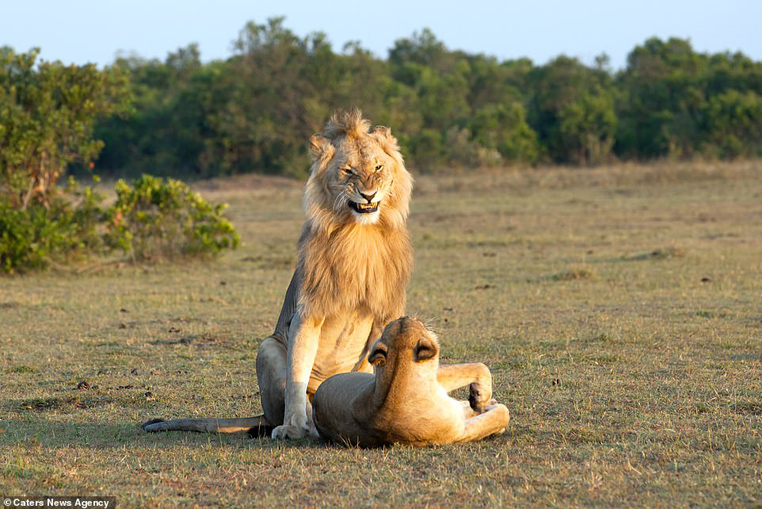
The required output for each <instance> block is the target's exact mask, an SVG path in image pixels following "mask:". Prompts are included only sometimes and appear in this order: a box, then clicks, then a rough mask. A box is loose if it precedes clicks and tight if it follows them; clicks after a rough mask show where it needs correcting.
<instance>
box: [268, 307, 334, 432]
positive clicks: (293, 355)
mask: <svg viewBox="0 0 762 509" xmlns="http://www.w3.org/2000/svg"><path fill="white" fill-rule="evenodd" d="M323 322H324V319H323V318H321V319H313V318H307V319H301V318H300V317H299V316H298V315H297V316H296V317H295V318H294V321H293V322H292V323H291V329H290V330H289V347H288V356H287V363H286V370H287V375H286V394H285V412H284V416H283V424H282V425H281V426H278V427H277V428H275V429H274V430H273V432H272V437H273V438H281V439H296V438H302V437H304V436H305V435H311V436H314V437H317V436H318V435H317V430H316V429H315V424H314V423H313V422H312V415H311V414H312V412H311V411H310V412H308V405H309V401H308V400H307V386H308V385H309V381H310V375H311V374H312V367H313V365H314V364H315V357H316V356H317V350H318V345H319V343H320V330H321V328H322V326H323ZM309 410H311V407H310V408H309Z"/></svg>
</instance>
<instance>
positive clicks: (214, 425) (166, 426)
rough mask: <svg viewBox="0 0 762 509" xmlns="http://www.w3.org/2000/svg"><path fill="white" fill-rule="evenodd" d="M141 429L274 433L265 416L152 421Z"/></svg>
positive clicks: (261, 434) (255, 433)
mask: <svg viewBox="0 0 762 509" xmlns="http://www.w3.org/2000/svg"><path fill="white" fill-rule="evenodd" d="M141 428H143V429H144V430H145V431H149V432H154V431H198V432H201V433H236V432H239V431H248V432H249V434H250V435H253V436H265V435H269V434H270V432H272V430H273V428H274V426H272V425H271V424H270V423H269V422H268V421H267V419H265V416H264V415H258V416H257V417H246V418H243V419H175V420H173V421H165V420H164V419H151V420H150V421H148V422H146V423H144V424H143V425H142V426H141Z"/></svg>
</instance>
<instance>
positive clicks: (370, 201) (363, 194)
mask: <svg viewBox="0 0 762 509" xmlns="http://www.w3.org/2000/svg"><path fill="white" fill-rule="evenodd" d="M377 192H378V191H376V192H374V193H371V194H365V193H360V196H362V197H363V198H365V199H366V200H367V201H368V203H373V198H374V197H375V196H376V193H377Z"/></svg>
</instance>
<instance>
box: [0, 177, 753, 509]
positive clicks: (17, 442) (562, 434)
mask: <svg viewBox="0 0 762 509" xmlns="http://www.w3.org/2000/svg"><path fill="white" fill-rule="evenodd" d="M201 190H202V191H203V192H204V194H205V196H206V197H207V198H210V199H213V200H218V201H227V202H229V203H230V205H231V206H230V216H231V218H232V219H233V221H234V223H235V224H236V225H237V226H238V228H239V230H240V231H241V234H242V238H243V241H244V245H243V246H242V247H241V248H240V249H238V250H237V251H235V252H231V253H227V254H225V255H224V256H223V257H222V258H221V259H220V261H219V262H218V263H214V264H209V265H204V264H186V265H159V266H150V267H148V266H146V267H134V266H126V267H121V268H120V267H115V266H105V267H99V266H91V267H78V268H76V269H72V270H68V269H66V270H59V271H57V272H53V273H48V274H42V275H34V276H27V277H14V278H3V279H0V345H2V348H0V352H1V353H0V372H2V382H1V386H2V398H1V400H0V417H2V423H0V493H6V494H15V495H23V494H38V495H39V494H59V495H75V494H79V495H94V494H102V495H115V496H116V497H117V499H118V503H119V504H120V506H121V507H125V506H159V505H162V506H164V505H166V506H175V505H181V506H193V505H196V504H198V505H199V506H204V505H210V504H211V505H225V506H241V505H246V506H250V505H252V506H270V505H275V506H284V505H295V506H302V505H307V506H346V507H356V506H369V505H385V506H405V505H407V506H422V505H429V506H433V507H439V506H441V507H462V506H481V505H484V506H499V505H518V506H527V505H541V506H562V507H568V506H589V505H595V506H613V505H617V506H619V505H627V506H651V507H654V506H670V507H671V506H689V505H699V506H728V505H732V506H760V505H762V164H759V163H748V164H737V165H734V166H727V165H717V166H712V165H704V166H685V167H676V166H669V165H664V166H652V167H617V168H612V169H597V170H584V171H582V170H535V171H525V172H508V173H494V174H482V175H461V176H458V175H454V176H446V177H442V178H439V179H435V178H431V177H420V178H419V179H418V185H417V190H416V194H415V196H414V200H413V211H412V216H411V220H410V228H411V231H412V234H413V238H414V245H415V248H416V269H415V272H414V276H413V281H412V284H411V286H410V288H409V293H408V302H409V306H408V307H409V313H410V314H415V315H417V316H419V317H421V318H423V319H425V320H426V321H427V322H428V323H429V324H430V325H431V327H432V328H433V329H434V330H435V331H437V332H438V333H439V335H440V338H441V341H442V356H443V361H444V362H463V361H482V362H485V363H486V364H487V365H488V366H490V368H491V369H492V372H493V375H494V386H495V396H496V398H497V399H498V400H499V401H500V402H502V403H505V404H506V405H507V406H508V408H509V409H510V411H511V416H512V420H511V424H510V426H509V428H508V430H507V432H506V433H505V435H503V436H500V437H496V438H492V439H489V440H486V441H483V442H479V443H474V444H468V445H463V446H454V447H432V448H425V449H411V448H405V447H393V448H387V449H379V450H361V449H343V448H340V447H335V446H331V445H327V444H325V443H322V442H318V441H310V440H302V441H297V442H291V443H276V442H272V441H270V440H267V439H261V440H257V439H249V438H247V437H245V436H214V435H201V434H180V433H168V434H146V433H143V432H142V431H141V430H140V428H139V424H140V423H141V422H143V421H144V420H146V419H148V418H151V417H159V416H160V417H165V418H168V417H193V416H243V415H253V414H256V413H258V412H259V411H260V407H259V397H258V393H257V386H256V377H255V373H254V359H255V355H256V351H257V347H258V345H259V343H260V342H261V341H262V339H263V338H264V337H266V336H267V335H268V334H269V333H270V332H271V331H272V329H273V326H274V324H275V320H276V318H277V315H278V311H279V309H280V305H281V302H282V297H283V294H284V292H285V289H286V286H287V285H288V282H289V278H290V275H291V271H292V267H293V264H294V259H295V258H294V245H295V242H296V238H297V235H298V232H299V229H300V225H301V220H302V212H301V205H300V203H301V202H300V200H301V192H302V189H301V185H300V184H299V183H295V182H291V181H287V180H280V179H263V178H254V177H249V178H242V179H238V180H236V181H219V182H209V183H205V184H203V186H202V187H201ZM78 387H79V388H78Z"/></svg>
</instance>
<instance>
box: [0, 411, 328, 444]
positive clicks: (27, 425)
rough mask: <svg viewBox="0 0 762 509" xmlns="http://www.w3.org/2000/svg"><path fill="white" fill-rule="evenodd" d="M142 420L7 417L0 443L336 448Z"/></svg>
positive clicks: (0, 431)
mask: <svg viewBox="0 0 762 509" xmlns="http://www.w3.org/2000/svg"><path fill="white" fill-rule="evenodd" d="M141 424H142V422H135V423H132V422H130V423H126V422H56V421H51V420H47V419H44V418H34V419H28V420H23V419H6V420H3V421H2V422H0V446H4V447H7V446H29V447H45V448H57V447H68V446H84V447H90V448H93V449H116V448H123V447H124V446H125V445H133V446H135V447H142V448H145V447H150V448H161V449H172V448H177V447H195V446H198V447H201V446H207V447H208V446H219V447H251V446H257V447H262V448H264V449H290V448H308V449H316V448H319V449H324V448H326V447H332V446H331V444H329V443H328V442H326V441H323V440H315V439H306V438H305V439H302V440H289V441H275V440H271V439H269V438H252V437H250V436H249V435H248V433H245V432H241V433H230V434H211V433H193V432H175V431H169V432H162V433H147V432H145V431H143V430H142V429H141V428H140V425H141Z"/></svg>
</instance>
